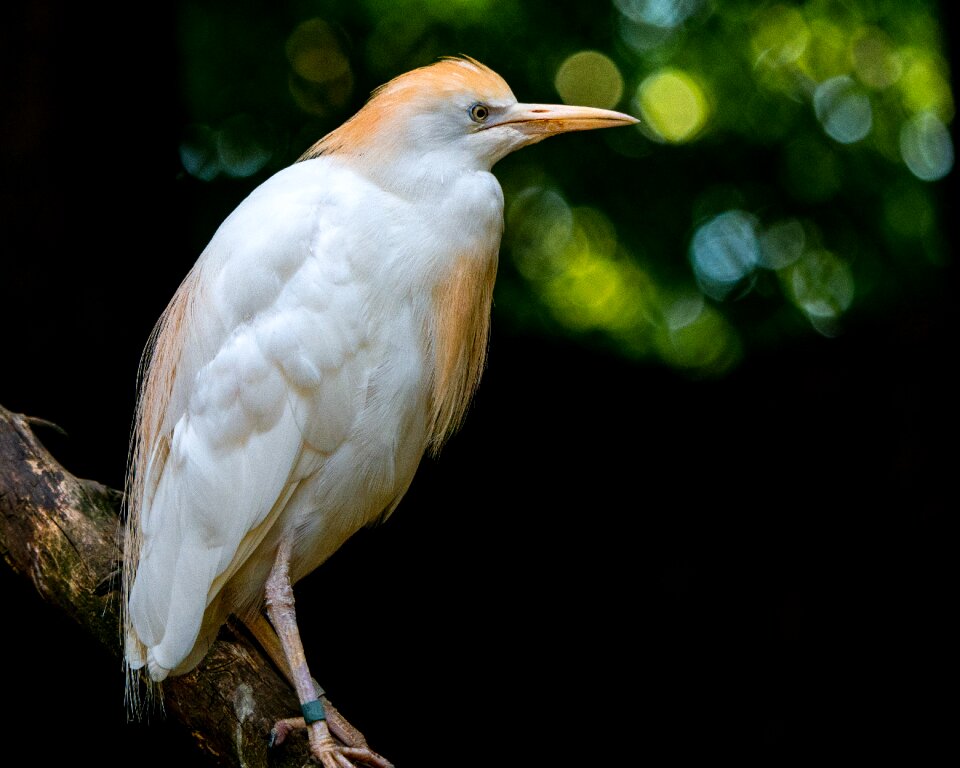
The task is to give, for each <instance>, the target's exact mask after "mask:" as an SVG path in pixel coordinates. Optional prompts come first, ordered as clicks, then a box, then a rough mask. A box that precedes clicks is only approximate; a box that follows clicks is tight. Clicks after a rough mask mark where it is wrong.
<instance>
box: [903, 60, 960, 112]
mask: <svg viewBox="0 0 960 768" xmlns="http://www.w3.org/2000/svg"><path fill="white" fill-rule="evenodd" d="M904 55H905V57H906V58H907V59H908V60H909V64H907V66H906V69H905V71H904V73H903V77H901V78H900V80H899V82H898V83H897V87H898V89H899V91H900V94H901V98H902V99H903V105H904V106H905V107H906V108H907V110H908V111H909V112H933V113H934V114H936V115H937V116H938V117H939V118H940V119H941V120H943V121H944V122H949V121H950V120H952V119H953V112H954V105H953V93H952V92H951V90H950V82H949V74H948V67H947V65H946V64H945V63H944V62H943V61H941V60H940V59H939V58H937V57H934V56H932V55H931V54H929V53H927V52H926V51H916V50H912V51H909V52H907V53H906V54H904Z"/></svg>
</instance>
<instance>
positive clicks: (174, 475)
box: [128, 161, 363, 677]
mask: <svg viewBox="0 0 960 768" xmlns="http://www.w3.org/2000/svg"><path fill="white" fill-rule="evenodd" d="M314 162H318V161H314ZM302 165H303V164H302ZM293 168H294V169H298V170H297V171H295V172H294V173H290V174H284V173H283V172H281V174H278V176H276V177H274V178H273V179H271V180H270V181H269V182H267V183H266V184H265V185H264V186H263V187H261V188H260V189H259V190H257V191H255V192H254V193H253V194H252V195H251V196H250V197H249V198H247V200H245V201H244V202H243V203H242V204H241V205H240V206H239V207H238V209H237V210H236V211H235V212H234V213H233V214H232V215H231V216H230V217H229V218H228V219H227V220H226V221H225V222H224V224H223V225H222V226H221V228H220V229H219V230H218V232H217V234H216V235H215V237H214V238H213V240H212V241H211V243H210V245H209V246H208V248H207V249H206V250H205V252H204V254H203V255H202V256H201V258H200V260H199V261H198V263H197V265H196V267H195V268H194V272H193V273H192V274H191V277H190V278H189V279H188V281H187V282H186V283H185V287H184V288H183V289H182V291H184V292H186V295H183V296H180V297H179V299H175V303H176V302H177V301H180V302H181V304H182V306H179V305H177V307H176V308H175V309H176V312H177V313H179V314H178V317H177V318H175V319H174V321H168V322H166V323H165V324H164V326H163V328H162V330H161V331H160V334H159V336H158V338H157V340H156V346H157V349H158V350H159V354H160V359H161V362H162V363H163V365H162V368H161V369H157V368H156V367H154V368H153V369H152V370H151V371H150V373H149V377H148V382H147V391H149V390H150V386H151V382H153V383H154V384H155V386H156V387H158V388H159V389H160V390H161V394H160V395H158V397H160V398H165V400H166V402H165V407H164V409H163V413H162V414H160V415H157V416H155V417H154V418H153V421H154V422H155V424H156V426H155V432H154V434H150V435H145V436H143V437H142V439H144V440H145V442H146V444H147V445H146V450H145V451H144V455H145V456H146V457H148V459H149V463H148V465H147V466H145V467H144V468H143V469H142V471H143V472H144V473H145V474H146V477H145V478H143V480H142V484H143V487H144V489H145V490H144V498H143V502H142V507H141V509H140V510H139V516H138V518H139V526H140V529H139V539H140V542H141V547H140V551H139V563H138V566H137V571H136V577H135V580H134V582H133V585H132V588H131V589H130V596H129V607H128V612H129V619H130V622H131V624H132V627H133V630H134V632H135V634H136V636H137V638H138V639H139V641H140V642H141V643H142V644H143V645H144V646H146V648H147V649H148V652H149V658H150V663H151V667H152V669H151V672H152V673H153V672H154V669H153V667H158V668H159V669H160V672H159V674H161V675H162V674H164V673H163V671H162V670H174V669H177V667H178V665H179V664H180V663H181V662H182V660H183V659H185V658H186V657H187V656H188V655H189V654H190V651H191V649H192V647H193V645H194V643H195V642H196V638H197V633H198V631H199V629H200V626H201V622H202V619H203V614H204V611H205V609H206V607H207V605H208V604H209V602H210V601H211V600H212V599H213V597H214V596H215V593H216V588H219V586H220V585H222V584H223V583H224V581H225V580H226V579H227V578H229V575H230V574H232V573H233V572H234V571H236V570H237V569H238V568H239V567H240V566H241V565H242V563H243V560H244V559H245V558H246V557H247V556H248V555H249V553H250V552H252V551H253V550H254V549H255V548H256V546H257V544H259V542H260V541H261V540H262V539H263V537H264V536H265V535H266V533H267V531H268V530H269V529H270V527H271V525H272V524H273V523H274V522H275V520H276V519H277V517H278V515H279V513H280V512H281V511H282V509H283V506H284V505H285V503H286V501H287V499H288V498H289V497H290V495H291V494H292V493H293V492H294V490H295V488H296V486H297V484H298V482H300V480H302V478H303V476H304V474H305V473H307V472H310V471H316V469H317V467H318V466H319V465H320V464H322V462H323V457H324V456H326V455H329V453H331V452H332V451H334V450H335V449H336V448H337V446H338V445H340V443H342V441H343V440H344V439H345V437H346V435H347V433H348V430H349V429H350V426H351V424H352V422H353V419H354V418H355V416H356V411H357V408H358V403H357V402H356V397H357V392H359V391H361V387H360V386H358V384H360V382H358V381H357V377H358V375H359V374H358V372H357V371H356V370H355V368H356V366H352V365H351V364H350V363H351V360H352V358H353V356H354V355H355V354H356V352H357V350H358V349H359V348H360V347H361V346H362V343H363V339H362V332H363V331H362V327H361V326H359V324H357V323H356V322H355V321H353V320H352V318H356V317H357V316H359V307H357V306H355V303H356V302H358V301H359V300H360V299H359V296H358V295H357V292H356V291H355V290H354V289H353V287H352V286H351V283H350V280H349V275H348V274H346V273H345V270H346V266H345V265H346V263H347V262H346V261H345V257H344V256H343V254H348V253H349V251H350V249H351V248H353V247H355V243H353V242H351V239H350V238H351V235H350V234H349V232H347V231H345V229H344V228H343V227H340V226H339V224H338V218H339V216H340V212H339V211H338V206H340V204H341V201H340V200H339V199H338V197H337V188H338V185H337V184H336V183H333V184H330V183H329V180H327V181H328V183H327V184H325V185H324V192H323V194H322V195H320V194H319V193H318V191H317V179H316V178H313V177H309V176H307V175H305V173H304V171H303V170H302V169H300V167H299V166H294V167H293ZM288 170H292V169H288ZM313 171H314V173H316V172H317V169H313ZM333 175H334V176H336V174H333ZM334 182H336V179H334ZM341 186H342V185H341ZM265 188H266V189H265ZM170 350H175V354H174V353H172V352H171V351H170ZM155 354H157V353H155ZM147 410H148V411H149V410H150V409H149V408H148V409H147ZM320 413H322V414H324V415H325V418H323V419H320V418H317V414H320ZM128 658H132V660H133V662H134V663H135V662H137V661H140V663H142V660H138V659H137V653H136V652H133V653H131V651H130V649H129V648H128ZM154 676H155V677H156V675H154Z"/></svg>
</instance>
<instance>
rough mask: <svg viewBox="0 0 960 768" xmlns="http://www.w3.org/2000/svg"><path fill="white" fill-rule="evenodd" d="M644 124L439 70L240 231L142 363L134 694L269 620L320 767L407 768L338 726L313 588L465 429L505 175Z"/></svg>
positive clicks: (223, 230) (354, 127)
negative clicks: (571, 137) (330, 711)
mask: <svg viewBox="0 0 960 768" xmlns="http://www.w3.org/2000/svg"><path fill="white" fill-rule="evenodd" d="M635 122H637V121H636V120H635V119H634V118H632V117H630V116H628V115H624V114H621V113H619V112H612V111H609V110H604V109H594V108H589V107H575V106H561V105H550V104H521V103H518V102H517V100H516V98H515V97H514V95H513V93H512V92H511V90H510V88H509V86H508V85H507V84H506V82H504V80H503V79H502V78H501V77H500V76H499V75H497V74H496V73H495V72H493V71H492V70H491V69H489V68H488V67H486V66H484V65H483V64H480V63H479V62H477V61H475V60H473V59H470V58H466V57H463V58H446V59H441V60H440V61H438V62H436V63H434V64H432V65H430V66H426V67H422V68H420V69H416V70H414V71H412V72H408V73H406V74H403V75H400V76H399V77H397V78H395V79H394V80H392V81H390V82H389V83H387V84H386V85H384V86H382V87H380V88H379V89H377V90H376V91H374V93H373V94H372V96H371V97H370V99H369V100H368V101H367V103H366V105H365V106H364V107H363V108H362V109H361V110H360V111H359V112H358V113H357V114H356V115H354V116H353V117H352V118H351V119H350V120H348V121H347V122H346V123H344V124H343V125H342V126H340V127H339V128H337V129H336V130H334V131H333V132H331V133H329V134H327V135H326V136H325V137H324V138H322V139H320V141H318V142H317V143H316V144H314V145H313V146H312V147H311V148H310V149H308V150H307V151H306V152H305V153H304V154H303V156H302V157H301V158H300V160H299V161H298V162H297V163H295V164H294V165H292V166H290V167H289V168H286V169H284V170H282V171H280V172H278V173H277V174H276V175H274V176H273V177H272V178H270V179H268V180H267V181H265V182H264V183H263V184H261V185H260V186H259V187H258V188H257V189H255V190H254V191H253V192H252V193H251V194H250V195H249V197H247V198H246V199H245V200H244V201H243V202H242V203H240V205H239V206H238V207H237V208H236V210H234V211H233V213H231V214H230V216H229V217H227V219H226V220H225V221H224V222H223V224H222V225H221V226H220V228H219V229H218V230H217V231H216V233H215V234H214V236H213V239H212V240H211V241H210V243H209V245H208V246H207V247H206V249H205V250H204V251H203V253H201V255H200V258H199V259H198V260H197V262H196V264H195V265H194V267H193V269H192V270H191V271H190V272H189V274H188V275H187V276H186V278H185V279H184V281H183V283H182V284H181V286H180V288H179V289H178V290H177V292H176V294H175V295H174V297H173V299H172V300H171V302H170V304H169V305H168V306H167V309H166V310H165V311H164V313H163V315H162V317H161V318H160V321H159V322H158V323H157V326H156V329H155V331H154V334H153V336H152V337H151V341H150V343H149V344H148V347H147V353H146V354H145V358H144V360H145V363H144V369H143V376H142V383H141V391H140V397H139V400H138V405H137V412H136V421H135V429H134V439H133V442H132V447H131V461H130V479H129V484H128V494H127V497H128V509H127V527H126V535H125V568H124V604H125V612H124V614H125V616H124V629H125V658H126V664H127V667H128V671H129V672H130V679H131V681H133V682H135V679H136V678H137V677H139V676H140V675H141V673H139V672H136V670H144V672H145V677H146V679H148V684H149V681H160V680H163V679H164V678H166V677H167V676H168V675H180V674H183V673H185V672H187V671H189V670H191V669H193V668H194V667H195V666H196V665H197V664H198V663H199V662H200V661H201V660H202V659H203V657H204V655H205V654H206V652H207V650H208V649H209V647H210V645H211V644H212V643H213V641H214V639H215V637H216V635H217V632H218V630H219V628H220V627H221V625H222V624H223V623H224V622H225V620H226V619H227V616H228V615H229V614H231V613H233V614H236V615H238V616H240V617H241V618H245V620H248V621H250V622H252V623H254V622H256V621H257V617H258V616H260V611H261V610H263V608H264V607H265V608H266V613H267V616H268V617H269V619H270V623H271V624H272V625H273V628H274V630H275V632H276V636H278V637H279V640H280V645H281V646H282V650H283V656H284V657H285V661H286V667H287V670H286V671H287V674H288V675H289V676H290V678H291V681H292V682H293V684H294V687H295V688H296V692H297V695H298V697H299V700H300V703H301V707H302V712H303V715H304V720H303V721H298V722H299V724H304V723H305V724H306V726H307V727H308V735H309V739H310V746H311V750H312V752H313V753H314V754H315V756H316V757H317V758H318V759H319V760H320V761H321V762H322V763H323V765H324V766H325V767H326V768H344V766H352V765H354V762H359V763H366V764H370V765H375V766H388V765H389V763H388V762H387V761H386V760H384V759H383V758H382V757H380V756H379V755H377V754H376V753H374V752H372V751H371V750H370V749H369V748H368V747H367V746H366V743H365V742H364V740H363V738H362V736H360V735H359V733H358V732H356V731H353V730H351V729H350V728H349V727H348V726H349V724H345V723H343V722H341V719H340V717H339V715H337V716H336V719H337V722H334V718H333V717H332V716H331V717H329V718H328V717H327V713H325V709H324V699H322V698H321V696H322V689H321V690H320V691H318V690H317V689H316V688H315V687H314V682H313V680H312V677H311V675H310V672H309V670H308V668H307V664H306V661H305V657H304V652H303V647H302V644H301V640H300V635H299V630H298V629H297V624H296V616H295V611H294V602H293V591H292V585H293V584H295V583H296V582H297V581H298V580H299V579H301V578H303V577H304V576H306V575H307V574H308V573H310V572H311V571H312V570H314V569H315V568H316V567H317V566H319V565H320V564H321V563H323V562H324V560H326V559H327V558H328V557H330V555H331V554H333V553H334V552H335V551H336V550H337V548H338V547H340V546H341V545H342V544H343V543H344V542H345V541H346V540H347V539H348V538H349V537H350V536H351V535H352V534H353V533H354V532H356V531H357V530H358V529H359V528H361V527H362V526H367V525H371V524H373V523H374V522H377V521H380V520H384V519H385V518H387V517H388V516H389V515H390V514H391V513H392V512H393V510H394V509H395V508H396V506H397V504H398V503H399V502H400V499H401V498H402V497H403V495H404V493H405V492H406V490H407V488H408V487H409V485H410V482H411V480H412V479H413V476H414V473H415V472H416V470H417V466H418V464H419V463H420V460H421V457H422V456H423V455H424V453H425V452H427V451H430V452H432V453H435V452H437V451H438V450H439V449H440V447H441V446H442V445H443V443H444V441H445V440H446V439H447V438H448V437H449V436H450V434H451V433H452V432H453V431H454V430H455V429H456V428H457V426H458V425H459V424H460V421H461V420H462V418H463V416H464V412H465V411H466V409H467V406H468V404H469V402H470V399H471V397H472V395H473V393H474V390H475V388H476V386H477V382H478V380H479V378H480V374H481V370H482V369H483V366H484V361H485V356H486V350H487V336H488V328H489V320H490V307H491V298H492V294H493V284H494V277H495V274H496V269H497V254H498V250H499V247H500V236H501V232H502V230H503V192H502V190H501V188H500V185H499V183H498V182H497V180H496V178H495V177H494V176H493V174H492V173H491V172H490V171H491V168H492V167H493V165H494V163H496V162H497V161H498V160H500V159H502V158H503V157H505V156H506V155H507V154H509V153H510V152H513V151H514V150H517V149H520V148H521V147H525V146H527V145H528V144H534V143H536V142H538V141H541V140H542V139H545V138H547V137H548V136H552V135H554V134H558V133H564V132H567V131H579V130H588V129H592V128H607V127H612V126H619V125H627V124H630V123H635ZM261 624H262V625H266V622H265V621H262V620H261ZM266 626H269V625H266ZM276 636H275V637H274V638H273V640H274V641H276ZM321 653H322V649H321ZM131 684H132V683H131ZM328 719H329V721H330V722H328ZM291 722H292V721H281V722H280V724H279V725H278V726H277V728H275V730H274V736H275V737H277V736H279V737H280V738H282V737H283V736H284V735H285V734H286V732H287V730H289V728H290V727H291V726H290V723H291ZM335 737H336V738H335Z"/></svg>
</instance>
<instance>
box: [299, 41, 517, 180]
mask: <svg viewBox="0 0 960 768" xmlns="http://www.w3.org/2000/svg"><path fill="white" fill-rule="evenodd" d="M460 92H462V93H470V94H473V95H474V96H475V97H476V98H477V99H478V100H480V101H490V102H499V101H516V97H515V96H514V95H513V91H512V90H511V89H510V86H509V85H507V83H506V81H505V80H504V79H503V78H502V77H500V75H498V74H497V73H496V72H494V71H493V70H492V69H490V67H488V66H486V65H485V64H481V63H480V62H479V61H477V60H476V59H472V58H470V57H469V56H460V57H454V56H451V57H445V58H442V59H440V60H439V61H437V62H435V63H433V64H428V65H427V66H424V67H420V68H419V69H414V70H411V71H410V72H405V73H404V74H402V75H398V76H397V77H395V78H394V79H393V80H391V81H389V82H388V83H385V84H383V85H381V86H380V87H379V88H377V89H376V90H374V91H373V93H371V94H370V98H369V99H368V100H367V103H366V104H365V105H364V107H363V109H361V110H360V111H359V112H357V113H356V114H355V115H354V116H353V117H351V118H350V119H349V120H347V122H345V123H344V124H343V125H341V126H340V127H339V128H337V129H336V130H333V131H331V132H330V133H328V134H327V135H326V136H324V137H323V138H322V139H320V140H319V141H318V142H316V143H315V144H314V145H313V146H311V147H310V148H309V149H308V150H307V151H306V152H304V153H303V154H302V155H301V156H300V157H299V159H298V162H299V161H300V160H310V159H311V158H314V157H320V156H321V155H327V154H332V153H342V154H348V155H351V156H353V157H359V156H362V155H364V154H365V150H366V149H367V148H368V147H372V146H378V147H379V148H381V149H382V147H383V144H384V141H383V139H384V137H383V131H384V130H385V129H386V130H389V128H390V126H392V125H394V124H395V123H394V121H395V120H400V119H402V116H403V114H404V112H405V111H411V112H412V111H423V109H424V106H425V104H424V102H427V103H431V102H436V103H437V104H440V103H443V102H445V101H449V99H450V97H451V95H452V94H455V93H460Z"/></svg>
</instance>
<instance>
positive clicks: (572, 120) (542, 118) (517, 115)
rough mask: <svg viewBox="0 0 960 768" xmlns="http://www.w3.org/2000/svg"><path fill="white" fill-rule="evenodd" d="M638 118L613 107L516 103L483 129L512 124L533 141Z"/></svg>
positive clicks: (607, 126) (606, 126)
mask: <svg viewBox="0 0 960 768" xmlns="http://www.w3.org/2000/svg"><path fill="white" fill-rule="evenodd" d="M639 122H640V121H639V120H637V118H635V117H631V116H630V115H625V114H623V113H622V112H614V111H612V110H610V109H597V108H596V107H572V106H567V105H566V104H514V105H513V106H512V107H510V108H509V109H507V110H506V111H505V112H503V114H501V115H499V116H497V117H496V118H494V119H493V120H491V121H490V122H488V123H487V124H486V125H485V126H484V128H495V127H497V126H499V125H513V126H514V127H515V128H517V129H518V130H521V131H523V132H524V133H527V134H529V135H530V139H531V140H532V141H539V140H540V139H545V138H546V137H547V136H552V135H553V134H556V133H566V132H567V131H589V130H592V129H593V128H616V127H617V126H619V125H633V124H634V123H639Z"/></svg>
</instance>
